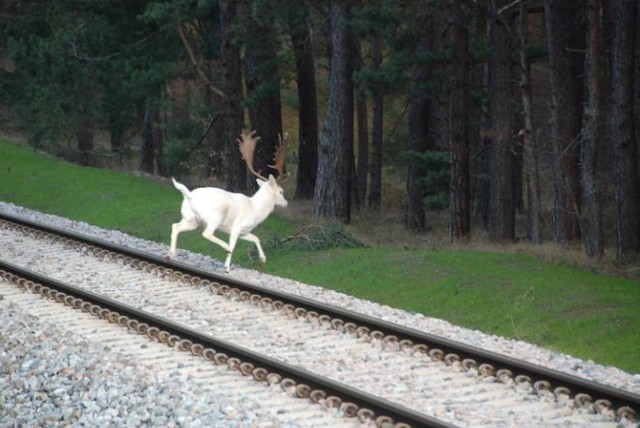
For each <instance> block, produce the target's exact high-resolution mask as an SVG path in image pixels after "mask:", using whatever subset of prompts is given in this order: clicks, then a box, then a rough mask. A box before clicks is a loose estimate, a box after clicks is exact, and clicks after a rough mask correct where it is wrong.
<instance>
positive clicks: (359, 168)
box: [353, 40, 369, 210]
mask: <svg viewBox="0 0 640 428" xmlns="http://www.w3.org/2000/svg"><path fill="white" fill-rule="evenodd" d="M353 45H354V57H355V61H354V72H355V73H357V72H358V71H360V70H361V69H362V67H363V57H362V51H361V44H360V41H359V40H354V43H353ZM368 113H369V111H368V108H367V93H366V89H365V88H364V87H357V88H356V121H357V124H358V132H357V147H358V148H357V150H358V162H357V163H356V165H355V167H354V171H355V177H354V181H353V182H354V184H355V185H354V186H353V200H354V202H355V204H356V210H359V209H360V208H362V207H363V206H364V203H365V200H366V197H367V178H368V175H369V119H368V116H369V114H368Z"/></svg>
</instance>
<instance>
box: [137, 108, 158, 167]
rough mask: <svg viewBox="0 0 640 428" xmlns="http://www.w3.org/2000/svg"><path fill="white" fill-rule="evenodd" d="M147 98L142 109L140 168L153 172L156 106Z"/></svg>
mask: <svg viewBox="0 0 640 428" xmlns="http://www.w3.org/2000/svg"><path fill="white" fill-rule="evenodd" d="M150 104H151V102H150V101H149V100H146V101H145V103H144V107H143V110H142V144H141V147H140V170H142V171H144V172H146V173H148V174H153V169H154V165H155V157H156V152H155V144H154V143H153V135H154V133H153V115H154V110H155V109H154V107H153V106H151V105H150Z"/></svg>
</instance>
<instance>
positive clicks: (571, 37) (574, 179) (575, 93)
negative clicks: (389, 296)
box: [544, 0, 585, 243]
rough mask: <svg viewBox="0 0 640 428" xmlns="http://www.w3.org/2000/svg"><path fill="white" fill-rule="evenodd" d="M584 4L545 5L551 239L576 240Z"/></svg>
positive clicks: (553, 0) (551, 1) (559, 1)
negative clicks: (552, 232)
mask: <svg viewBox="0 0 640 428" xmlns="http://www.w3.org/2000/svg"><path fill="white" fill-rule="evenodd" d="M584 2H585V0H576V1H572V2H568V1H566V0H544V9H545V11H544V13H545V20H546V26H547V43H548V46H549V68H550V71H549V76H550V80H551V91H552V94H551V99H552V102H551V116H552V117H551V144H552V148H553V181H554V209H553V226H554V227H553V231H554V239H555V240H556V241H557V242H560V243H564V242H566V241H567V240H576V239H580V223H579V221H578V210H579V208H580V201H581V197H580V193H581V191H580V170H579V165H578V160H579V147H580V145H579V135H580V129H581V127H582V119H581V115H582V94H583V85H582V76H583V68H584V56H583V52H584V43H585V37H584V34H585V26H584V19H583V16H584V14H582V13H581V12H582V11H583V10H584V4H585V3H584Z"/></svg>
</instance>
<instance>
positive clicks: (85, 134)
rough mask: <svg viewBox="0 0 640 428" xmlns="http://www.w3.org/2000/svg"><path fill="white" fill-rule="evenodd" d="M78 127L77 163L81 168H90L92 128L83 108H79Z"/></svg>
mask: <svg viewBox="0 0 640 428" xmlns="http://www.w3.org/2000/svg"><path fill="white" fill-rule="evenodd" d="M80 114H81V115H82V117H81V119H80V125H79V127H78V130H77V132H76V139H77V143H78V154H79V156H78V163H79V164H80V165H83V166H92V165H93V158H92V154H91V152H92V151H93V127H92V124H91V118H90V117H89V115H88V114H87V113H86V112H85V111H84V106H81V107H80Z"/></svg>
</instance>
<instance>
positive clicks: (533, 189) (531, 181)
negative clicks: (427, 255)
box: [517, 0, 542, 244]
mask: <svg viewBox="0 0 640 428" xmlns="http://www.w3.org/2000/svg"><path fill="white" fill-rule="evenodd" d="M528 3H529V2H528V1H527V0H522V2H521V3H520V7H519V11H518V17H519V19H518V24H517V34H518V53H519V55H518V58H519V65H520V67H519V68H520V97H521V99H522V117H523V121H524V127H523V129H522V130H521V131H520V133H519V134H520V137H521V139H522V145H523V164H524V173H525V175H526V186H527V235H528V237H529V239H530V240H531V242H533V243H535V244H539V243H541V242H542V207H541V201H540V178H539V173H538V145H537V142H536V140H535V138H534V130H533V111H532V110H533V103H532V102H531V78H530V70H529V61H528V59H527V53H526V49H527V22H528V19H527V15H528V12H527V7H528Z"/></svg>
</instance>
